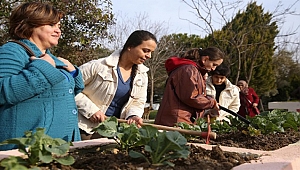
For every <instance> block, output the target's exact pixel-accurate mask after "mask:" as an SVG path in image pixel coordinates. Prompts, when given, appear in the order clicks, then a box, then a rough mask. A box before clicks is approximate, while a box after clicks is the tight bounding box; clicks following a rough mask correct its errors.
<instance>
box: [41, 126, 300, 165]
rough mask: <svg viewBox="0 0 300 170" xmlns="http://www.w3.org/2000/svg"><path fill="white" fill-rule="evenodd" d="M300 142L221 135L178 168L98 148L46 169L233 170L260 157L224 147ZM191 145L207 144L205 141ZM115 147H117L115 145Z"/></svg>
mask: <svg viewBox="0 0 300 170" xmlns="http://www.w3.org/2000/svg"><path fill="white" fill-rule="evenodd" d="M299 140H300V132H299V131H293V130H290V131H286V132H284V133H278V134H270V135H260V136H255V137H251V136H247V135H245V134H243V133H241V132H236V133H231V134H226V135H218V136H217V139H216V140H210V144H211V145H216V146H213V149H212V150H205V149H203V148H201V147H196V146H194V145H191V146H190V147H191V150H190V151H191V153H190V156H189V157H188V159H179V160H174V161H172V162H173V163H174V164H175V166H174V167H168V166H153V165H152V166H151V165H148V164H147V163H145V161H144V160H139V159H138V160H137V159H133V158H130V157H129V156H128V155H127V154H126V153H122V152H120V151H118V150H116V149H107V148H105V147H104V146H98V147H91V148H85V149H80V150H76V151H74V152H72V153H71V154H72V155H73V157H74V158H75V159H76V162H75V163H74V164H73V165H72V166H61V165H57V164H51V166H50V167H49V165H48V167H47V168H43V170H44V169H45V170H46V169H51V170H55V169H60V170H75V169H77V170H78V169H82V170H98V169H99V170H102V169H109V170H137V169H138V167H142V168H143V170H193V169H195V170H196V169H197V170H202V169H203V170H204V169H205V170H230V169H232V168H233V167H235V166H238V165H240V164H243V163H246V162H250V161H251V160H258V159H259V155H255V154H246V153H244V154H241V153H235V152H226V151H223V150H221V148H220V147H219V146H220V145H221V146H232V147H239V148H248V149H256V150H264V151H271V150H276V149H279V148H282V147H284V146H287V145H289V144H292V143H295V142H297V141H299ZM190 142H194V143H202V144H204V143H205V139H198V140H193V141H190ZM106 147H111V146H106ZM112 148H115V147H114V146H113V147H112Z"/></svg>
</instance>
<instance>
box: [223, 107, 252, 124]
mask: <svg viewBox="0 0 300 170" xmlns="http://www.w3.org/2000/svg"><path fill="white" fill-rule="evenodd" d="M219 108H220V109H221V110H224V111H226V112H228V113H230V114H232V115H233V116H236V117H238V118H239V120H241V121H243V122H245V123H246V124H248V125H250V121H249V120H247V119H245V118H244V117H243V116H241V115H239V114H237V113H235V112H234V111H232V110H229V109H227V108H226V107H223V106H220V105H219Z"/></svg>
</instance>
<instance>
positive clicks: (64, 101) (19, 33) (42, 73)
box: [0, 2, 84, 150]
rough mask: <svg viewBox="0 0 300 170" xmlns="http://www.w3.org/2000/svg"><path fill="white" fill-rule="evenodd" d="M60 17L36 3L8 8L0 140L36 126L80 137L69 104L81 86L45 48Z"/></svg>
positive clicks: (1, 58)
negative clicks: (8, 17)
mask: <svg viewBox="0 0 300 170" xmlns="http://www.w3.org/2000/svg"><path fill="white" fill-rule="evenodd" d="M62 17H63V13H62V12H60V11H58V10H57V9H55V8H53V7H52V6H50V5H48V4H45V3H40V2H29V3H24V4H21V5H20V6H18V7H16V8H15V9H14V10H13V11H12V14H11V16H10V20H9V23H10V28H9V34H10V37H11V38H12V39H14V40H16V42H7V43H6V44H4V45H3V46H1V47H0V87H1V88H0V142H2V141H4V140H6V139H11V138H19V137H22V136H24V132H25V131H35V130H36V128H38V127H40V128H45V133H46V134H47V135H49V136H51V137H52V138H61V139H64V140H66V141H79V140H81V138H80V133H79V128H78V113H77V107H76V103H75V95H76V94H78V93H79V92H81V91H82V90H83V88H84V83H83V79H82V75H81V72H80V70H79V69H78V68H77V67H76V66H74V65H72V64H71V63H70V62H69V61H68V60H66V59H63V58H60V57H55V56H54V55H53V54H51V52H50V50H49V48H51V47H54V46H56V45H57V44H58V40H59V38H60V35H61V30H60V19H61V18H62ZM19 42H22V43H23V44H25V45H26V46H27V47H28V48H29V49H31V51H32V53H33V55H34V56H33V55H31V54H29V53H27V52H26V50H25V48H24V47H23V46H21V45H19V44H18V43H19ZM13 148H15V146H14V145H2V146H0V150H8V149H13Z"/></svg>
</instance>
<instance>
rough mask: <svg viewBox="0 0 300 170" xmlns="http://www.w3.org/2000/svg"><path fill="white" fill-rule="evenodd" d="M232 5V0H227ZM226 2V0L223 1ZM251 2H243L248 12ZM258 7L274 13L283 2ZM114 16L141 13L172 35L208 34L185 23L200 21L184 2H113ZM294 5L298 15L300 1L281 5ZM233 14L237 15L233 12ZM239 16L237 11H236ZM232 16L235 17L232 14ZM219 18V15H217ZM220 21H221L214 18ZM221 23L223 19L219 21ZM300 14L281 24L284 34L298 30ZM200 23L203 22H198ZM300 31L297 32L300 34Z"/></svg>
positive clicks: (271, 0) (268, 0)
mask: <svg viewBox="0 0 300 170" xmlns="http://www.w3.org/2000/svg"><path fill="white" fill-rule="evenodd" d="M227 1H229V2H231V1H232V0H227ZM223 2H225V1H223ZM248 2H250V0H244V1H243V3H245V5H244V8H242V7H241V8H242V9H241V10H245V7H246V5H247V3H248ZM256 2H257V4H258V5H262V6H263V8H264V11H265V12H267V11H269V12H271V13H272V12H273V11H274V10H275V8H276V6H277V5H278V3H279V2H280V0H256ZM112 3H113V13H114V14H116V16H117V20H118V19H121V18H119V17H120V16H123V17H124V16H126V17H127V18H131V17H136V16H137V15H138V14H146V15H147V16H148V17H149V19H150V20H151V21H153V22H154V21H157V22H163V23H166V26H167V27H168V31H169V33H188V34H197V35H205V34H206V33H205V32H204V31H203V30H202V29H200V28H199V27H197V26H195V25H193V24H191V23H190V22H189V21H186V20H183V19H188V20H190V21H197V18H196V17H195V16H194V14H192V13H191V11H192V9H191V7H189V6H187V5H186V4H185V3H184V2H182V1H181V0H112ZM294 3H295V6H294V7H293V8H292V9H293V10H294V11H296V12H297V13H300V0H284V1H283V2H282V4H283V5H284V6H282V7H281V9H284V8H286V7H288V6H290V5H292V4H294ZM232 13H234V12H232ZM235 13H236V12H235ZM230 15H231V16H229V17H232V16H234V14H230ZM218 17H219V16H218ZM215 19H216V20H218V18H215ZM219 20H221V19H219ZM299 20H300V15H298V16H287V18H286V21H285V23H284V24H282V29H281V30H283V31H289V30H295V29H297V27H299V26H300V22H299ZM199 22H200V21H199ZM221 26H222V24H219V25H214V28H216V29H219V28H221ZM299 32H300V28H299V30H298V31H297V33H298V34H299V35H300V33H299Z"/></svg>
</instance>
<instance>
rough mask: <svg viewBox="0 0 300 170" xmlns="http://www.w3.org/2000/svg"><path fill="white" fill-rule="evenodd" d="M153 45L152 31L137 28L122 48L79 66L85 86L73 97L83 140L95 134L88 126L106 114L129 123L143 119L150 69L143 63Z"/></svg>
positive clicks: (91, 125)
mask: <svg viewBox="0 0 300 170" xmlns="http://www.w3.org/2000/svg"><path fill="white" fill-rule="evenodd" d="M156 46H157V39H156V37H155V36H154V35H153V34H152V33H150V32H148V31H144V30H137V31H134V32H133V33H132V34H131V35H130V36H129V37H128V39H127V41H126V42H125V44H124V46H123V49H122V50H117V51H115V52H114V53H112V54H111V55H110V56H108V57H105V58H100V59H98V60H92V61H90V62H88V63H85V64H83V65H82V66H80V67H79V68H80V70H81V72H82V77H83V80H84V84H85V88H84V90H83V91H82V93H79V94H78V95H77V96H76V97H75V100H76V104H77V107H78V112H79V114H78V119H79V120H78V121H79V128H80V133H81V139H82V140H88V139H93V138H97V137H98V136H97V133H95V134H94V135H93V133H94V132H92V131H91V130H92V129H93V128H94V127H96V126H97V125H98V124H99V123H100V122H102V121H104V120H105V119H106V117H109V116H115V117H117V118H121V119H126V120H127V123H129V124H131V123H137V124H141V123H142V122H143V120H142V118H141V117H142V115H143V112H144V105H145V102H146V97H147V85H148V75H147V71H148V70H149V69H148V68H147V67H146V66H145V65H143V63H144V62H145V61H146V59H149V58H151V53H152V52H153V51H154V50H155V48H156Z"/></svg>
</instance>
